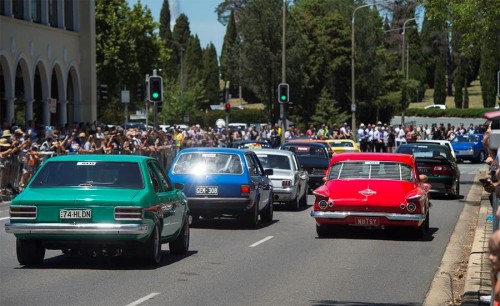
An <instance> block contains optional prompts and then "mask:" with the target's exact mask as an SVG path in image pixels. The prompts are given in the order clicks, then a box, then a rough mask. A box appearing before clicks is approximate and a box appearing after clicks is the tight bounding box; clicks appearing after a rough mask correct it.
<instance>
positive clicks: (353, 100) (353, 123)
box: [351, 1, 386, 141]
mask: <svg viewBox="0 0 500 306" xmlns="http://www.w3.org/2000/svg"><path fill="white" fill-rule="evenodd" d="M380 2H386V1H373V3H371V4H363V5H360V6H358V7H356V8H355V9H354V11H353V12H352V19H351V27H352V29H351V30H352V31H351V112H352V117H351V130H352V135H353V138H354V139H353V140H354V141H356V138H357V132H358V130H357V129H356V85H355V80H356V78H355V71H354V70H355V69H354V47H355V46H356V43H355V41H354V21H355V16H356V12H357V11H358V10H359V9H361V8H364V7H368V6H372V5H375V4H378V3H380Z"/></svg>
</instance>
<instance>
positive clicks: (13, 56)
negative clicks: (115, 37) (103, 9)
mask: <svg viewBox="0 0 500 306" xmlns="http://www.w3.org/2000/svg"><path fill="white" fill-rule="evenodd" d="M95 41H96V39H95V1H94V0H84V1H79V0H0V118H2V120H4V122H5V120H7V121H9V122H10V123H12V122H16V123H17V124H23V123H24V124H27V123H28V121H30V120H36V122H37V124H43V125H56V126H63V125H65V124H67V123H68V124H73V123H75V122H93V121H95V120H96V118H97V102H96V55H95V49H96V48H95V44H96V42H95Z"/></svg>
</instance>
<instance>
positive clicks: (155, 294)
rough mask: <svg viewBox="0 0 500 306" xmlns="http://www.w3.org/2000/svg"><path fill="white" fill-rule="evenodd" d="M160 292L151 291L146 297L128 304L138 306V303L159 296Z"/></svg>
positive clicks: (128, 305)
mask: <svg viewBox="0 0 500 306" xmlns="http://www.w3.org/2000/svg"><path fill="white" fill-rule="evenodd" d="M158 294H160V293H159V292H153V293H150V294H148V295H146V296H145V297H143V298H140V299H138V300H137V301H134V302H132V303H130V304H127V305H126V306H136V305H139V304H141V303H144V302H146V301H147V300H149V299H151V298H152V297H154V296H157V295H158Z"/></svg>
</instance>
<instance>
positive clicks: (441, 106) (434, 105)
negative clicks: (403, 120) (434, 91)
mask: <svg viewBox="0 0 500 306" xmlns="http://www.w3.org/2000/svg"><path fill="white" fill-rule="evenodd" d="M432 108H437V109H446V105H444V104H431V105H427V106H426V107H424V109H432Z"/></svg>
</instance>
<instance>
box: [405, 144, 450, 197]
mask: <svg viewBox="0 0 500 306" xmlns="http://www.w3.org/2000/svg"><path fill="white" fill-rule="evenodd" d="M396 153H403V154H413V155H414V156H415V159H416V161H417V167H418V171H419V172H420V174H425V175H427V177H428V180H427V183H429V184H430V185H431V190H430V192H434V193H441V194H446V195H451V196H453V197H458V196H459V195H460V169H459V168H458V165H457V161H456V160H455V158H454V157H453V154H452V153H451V150H450V148H448V147H447V146H445V145H440V144H437V143H436V144H434V143H419V142H414V143H406V144H402V145H400V146H398V148H397V149H396Z"/></svg>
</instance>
